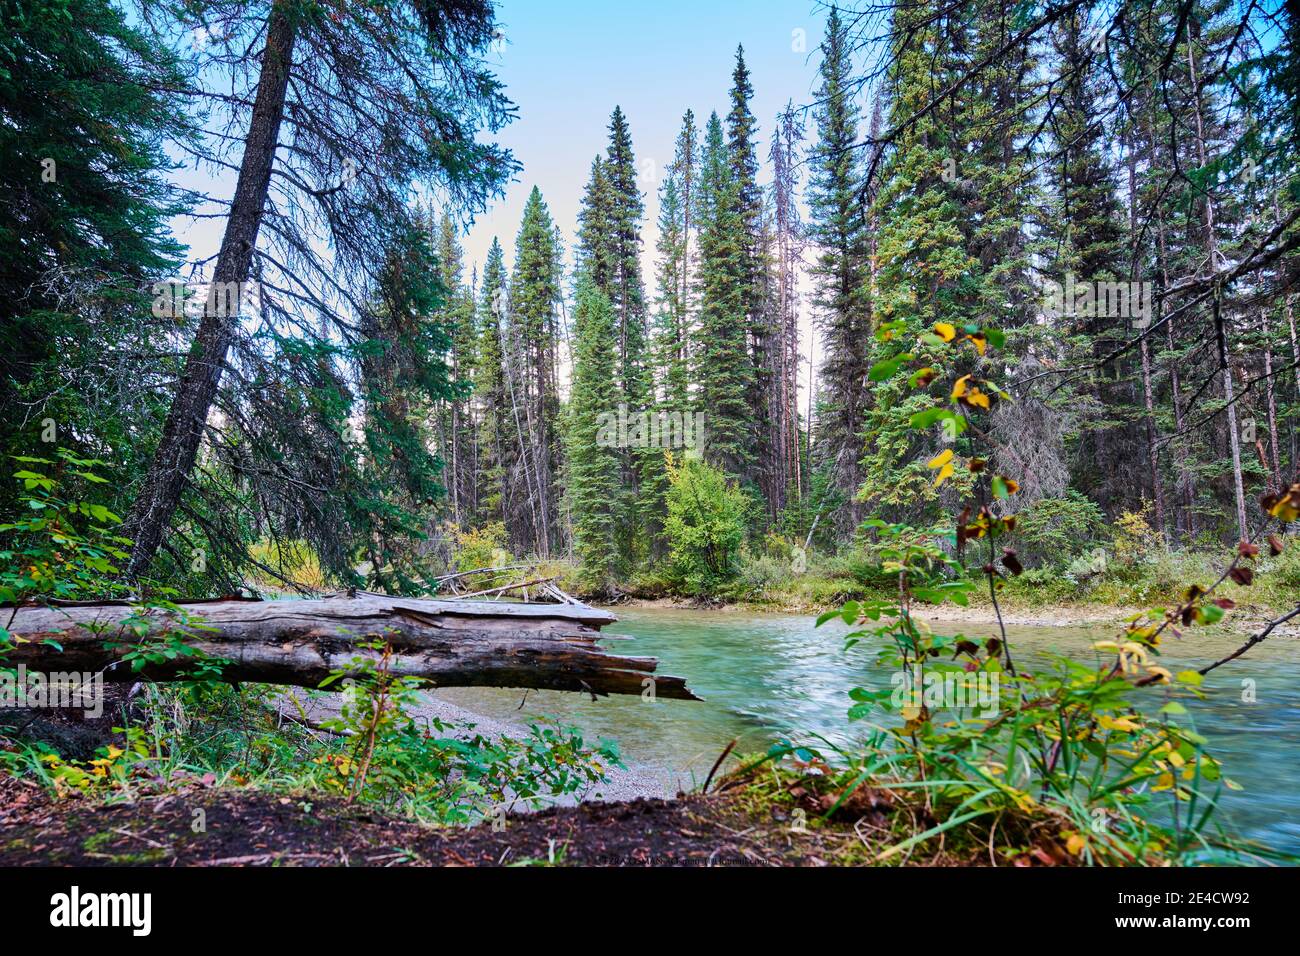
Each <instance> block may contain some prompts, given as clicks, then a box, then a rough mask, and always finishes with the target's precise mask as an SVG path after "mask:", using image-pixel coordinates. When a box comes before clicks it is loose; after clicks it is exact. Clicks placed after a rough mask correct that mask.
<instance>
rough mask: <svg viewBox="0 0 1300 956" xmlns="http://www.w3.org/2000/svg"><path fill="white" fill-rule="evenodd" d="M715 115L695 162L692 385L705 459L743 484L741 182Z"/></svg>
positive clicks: (745, 368)
mask: <svg viewBox="0 0 1300 956" xmlns="http://www.w3.org/2000/svg"><path fill="white" fill-rule="evenodd" d="M728 160H729V156H728V151H727V146H726V143H725V141H724V140H723V133H722V123H721V121H720V120H719V119H718V114H717V113H713V114H711V115H710V116H709V122H708V126H707V127H706V130H705V134H704V148H703V152H702V154H701V158H700V187H699V207H698V209H697V211H696V218H697V220H698V222H699V224H700V236H699V253H700V259H699V269H698V271H697V273H696V288H697V290H698V292H697V295H698V297H699V303H700V307H699V323H698V325H697V328H696V338H697V341H696V344H695V347H694V348H693V349H692V352H693V355H694V359H695V380H696V383H697V385H698V389H699V393H698V407H699V408H700V409H701V410H702V411H703V412H704V416H705V418H704V431H705V451H704V454H705V459H706V460H707V461H708V462H709V463H710V464H712V465H715V466H716V467H719V468H722V469H723V470H724V471H725V472H726V473H727V474H728V475H730V476H732V477H736V478H745V477H747V476H748V475H749V474H750V469H751V468H752V467H753V464H754V457H753V446H754V441H753V432H754V427H755V422H754V415H753V410H752V407H751V405H750V401H751V398H752V395H753V392H752V389H753V382H754V365H753V360H752V358H751V356H750V353H749V349H748V331H749V322H748V317H749V312H748V307H749V301H748V291H749V288H750V287H749V285H748V281H747V280H748V278H749V274H748V271H747V269H748V262H749V260H748V258H747V251H746V248H745V231H744V223H743V218H742V207H741V202H740V193H739V183H737V181H736V179H735V177H734V176H733V175H732V170H731V167H730V164H729V161H728Z"/></svg>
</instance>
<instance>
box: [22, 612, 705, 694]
mask: <svg viewBox="0 0 1300 956" xmlns="http://www.w3.org/2000/svg"><path fill="white" fill-rule="evenodd" d="M181 608H182V609H183V610H184V611H185V612H186V613H187V614H190V615H193V616H195V617H197V618H201V619H202V621H203V624H204V625H205V628H206V629H201V630H192V631H191V632H190V636H189V637H188V638H187V640H186V643H187V644H188V645H189V646H191V647H194V648H196V649H197V650H198V651H201V652H202V653H204V654H207V655H210V656H213V657H222V658H226V659H228V660H229V661H231V663H229V664H227V665H225V667H224V668H223V670H222V678H223V679H225V680H230V681H258V682H262V683H267V684H291V685H295V686H298V687H318V686H319V685H320V683H321V681H323V680H324V679H325V678H326V677H327V676H329V675H330V674H331V673H332V672H335V671H350V670H351V668H352V666H353V660H354V658H358V657H360V658H369V659H371V660H376V661H377V660H378V659H379V656H380V654H379V652H377V651H374V650H366V649H363V648H360V647H358V646H357V645H358V644H361V643H367V642H371V641H376V640H379V641H386V642H387V643H388V644H389V645H390V646H391V647H392V649H393V657H392V661H391V671H392V673H393V674H396V675H403V676H408V677H423V678H427V679H428V680H430V681H431V682H432V683H433V684H434V685H435V686H438V687H535V688H547V689H552V690H572V691H580V692H586V693H591V694H599V695H602V696H603V695H606V694H641V693H643V692H644V690H645V688H646V686H647V685H646V683H645V681H646V679H647V678H648V677H651V675H652V674H653V673H654V670H655V667H656V666H657V664H658V662H657V661H656V660H655V659H654V658H652V657H617V656H615V655H612V654H608V653H606V652H605V651H604V650H603V649H602V648H600V647H598V646H597V644H596V641H597V640H598V639H599V637H600V628H601V627H603V626H604V625H606V624H611V623H613V622H614V621H615V620H617V618H616V617H614V615H612V614H610V613H608V612H607V611H601V610H598V609H596V608H591V607H587V606H586V605H573V604H511V603H505V602H494V601H423V600H414V599H405V598H390V597H385V596H380V595H373V594H363V595H359V596H357V597H354V598H348V597H331V598H326V599H322V600H311V601H247V600H229V601H200V602H195V603H190V604H182V605H181ZM131 614H132V609H131V608H130V607H129V606H127V605H125V604H120V603H111V604H78V605H63V606H59V607H52V608H35V607H30V608H28V607H24V608H18V609H17V610H14V609H12V608H5V609H3V610H2V611H0V623H6V625H7V626H8V628H9V630H10V632H12V633H13V634H14V635H16V636H18V637H19V638H21V640H19V641H18V642H16V647H14V649H13V650H12V651H11V652H10V653H9V654H7V655H6V656H5V658H4V663H5V665H6V666H9V667H16V666H17V665H19V664H25V665H26V666H27V668H28V670H41V671H79V672H99V671H103V673H104V678H105V680H110V681H113V680H116V681H130V680H137V679H139V678H140V677H142V676H143V677H148V678H151V679H153V680H176V679H180V678H183V677H184V676H185V674H186V673H189V672H192V670H193V667H194V660H193V659H192V658H184V657H182V658H178V659H176V660H172V661H168V662H166V663H161V664H150V665H149V666H148V667H147V668H145V669H144V670H143V671H140V672H136V671H132V669H131V667H130V666H129V665H128V664H127V663H125V662H123V661H122V660H121V658H122V656H123V655H124V654H125V653H127V652H128V651H129V650H130V649H131V647H132V646H134V645H137V644H138V643H139V642H140V638H139V637H137V636H136V635H135V634H133V633H131V632H130V631H129V630H128V629H127V628H126V627H125V626H124V624H123V621H124V619H126V618H127V617H129V616H130V615H131ZM10 615H12V616H13V619H12V621H8V618H9V617H10ZM175 625H176V622H175V620H174V618H173V615H171V614H169V613H166V612H163V611H150V612H149V614H148V627H149V633H148V636H147V637H146V638H145V640H155V641H156V640H159V639H162V638H164V637H165V635H166V634H167V633H168V632H169V631H174V630H175ZM46 639H50V640H52V641H55V642H57V644H58V645H59V647H55V646H53V645H51V644H49V643H43V642H44V641H46ZM59 648H61V650H60V649H59ZM651 679H652V680H653V693H654V695H655V696H656V697H667V698H677V699H679V700H697V699H698V698H697V697H696V696H695V695H694V694H693V693H691V692H690V691H689V690H688V689H687V688H686V682H685V680H684V679H682V678H680V677H663V676H656V677H653V678H651Z"/></svg>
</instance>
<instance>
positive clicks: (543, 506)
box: [508, 186, 561, 556]
mask: <svg viewBox="0 0 1300 956" xmlns="http://www.w3.org/2000/svg"><path fill="white" fill-rule="evenodd" d="M560 284H561V275H560V250H559V248H558V247H557V240H556V232H555V223H554V221H553V220H552V219H551V213H550V210H548V209H547V207H546V203H545V202H544V201H543V200H542V194H541V191H540V190H539V189H538V188H537V187H536V186H534V187H533V190H532V192H531V193H530V194H529V196H528V202H527V203H526V204H525V206H524V216H523V222H522V223H521V224H520V227H519V236H518V238H517V239H516V242H515V265H514V272H513V273H512V275H511V278H510V321H509V329H510V344H509V355H510V357H511V361H510V362H509V363H508V368H509V369H510V370H512V372H513V373H514V374H513V375H512V376H511V382H512V383H513V385H514V386H515V387H514V388H513V389H512V394H511V400H512V401H511V404H512V406H513V409H514V411H515V412H516V413H517V414H518V415H520V417H521V420H520V421H518V422H516V423H515V425H516V430H517V431H518V432H519V434H521V435H522V436H524V438H525V445H524V448H523V449H521V452H522V454H521V463H522V466H523V468H524V481H525V486H526V488H527V491H528V494H527V498H526V500H525V503H526V504H527V508H528V512H527V518H528V521H527V525H526V526H523V525H522V524H521V527H520V528H519V531H518V537H519V539H520V549H521V550H525V551H535V552H536V553H537V554H540V555H542V556H547V555H549V554H550V553H551V552H552V549H553V547H554V546H555V544H556V543H557V540H558V535H559V517H558V511H559V509H558V507H557V501H556V488H555V476H556V474H557V470H558V452H559V449H558V447H557V441H556V422H555V419H556V416H557V414H558V413H559V404H560V400H559V390H558V385H557V382H556V379H555V369H556V355H555V350H556V345H557V342H558V339H559V334H558V325H559V323H558V316H557V312H558V309H559V304H560Z"/></svg>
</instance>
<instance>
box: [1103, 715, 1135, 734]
mask: <svg viewBox="0 0 1300 956" xmlns="http://www.w3.org/2000/svg"><path fill="white" fill-rule="evenodd" d="M1097 723H1099V724H1101V726H1102V727H1103V728H1105V729H1106V730H1122V731H1125V732H1126V733H1132V732H1133V731H1135V730H1137V729H1138V725H1137V724H1135V723H1133V721H1131V720H1129V719H1128V718H1127V717H1110V716H1108V715H1106V714H1102V715H1101V716H1099V717H1098V718H1097Z"/></svg>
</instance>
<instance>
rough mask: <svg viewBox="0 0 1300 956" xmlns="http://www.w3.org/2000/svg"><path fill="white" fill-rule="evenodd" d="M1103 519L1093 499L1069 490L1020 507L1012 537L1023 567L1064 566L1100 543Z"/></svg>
mask: <svg viewBox="0 0 1300 956" xmlns="http://www.w3.org/2000/svg"><path fill="white" fill-rule="evenodd" d="M1105 522H1106V518H1105V515H1103V514H1102V511H1101V508H1099V507H1098V506H1097V503H1096V502H1094V501H1092V500H1091V499H1089V498H1088V497H1086V496H1084V495H1081V494H1080V493H1079V492H1077V491H1074V490H1070V491H1067V492H1066V493H1065V497H1063V498H1041V499H1039V500H1038V501H1035V502H1034V503H1033V504H1031V505H1028V506H1026V507H1025V508H1023V509H1022V510H1021V511H1020V512H1019V514H1018V515H1017V518H1016V531H1015V535H1014V536H1013V538H1012V540H1013V542H1014V547H1015V549H1016V551H1017V553H1018V554H1019V555H1020V560H1021V562H1022V563H1023V564H1024V565H1025V566H1026V567H1032V566H1034V565H1042V564H1045V565H1049V566H1053V567H1065V566H1066V565H1067V564H1069V562H1070V561H1071V560H1073V559H1075V558H1078V557H1080V556H1081V555H1083V554H1086V553H1090V552H1091V551H1092V550H1093V549H1094V548H1095V547H1097V546H1098V545H1100V544H1101V543H1102V541H1103V537H1104V529H1105Z"/></svg>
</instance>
